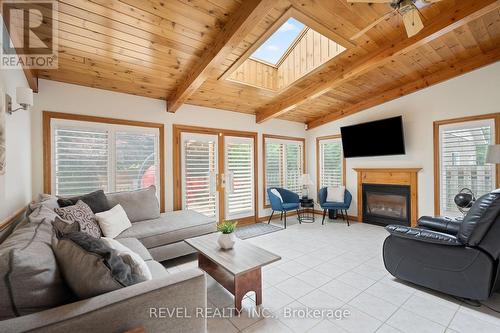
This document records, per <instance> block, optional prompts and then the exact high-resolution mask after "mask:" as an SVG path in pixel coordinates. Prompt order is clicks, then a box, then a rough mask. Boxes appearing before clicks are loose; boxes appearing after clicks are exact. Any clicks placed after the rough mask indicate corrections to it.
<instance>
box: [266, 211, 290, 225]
mask: <svg viewBox="0 0 500 333" xmlns="http://www.w3.org/2000/svg"><path fill="white" fill-rule="evenodd" d="M294 215H297V212H295V211H291V212H288V214H286V216H294ZM270 216H271V215H267V216H261V217H259V218H258V219H257V222H267V221H269V217H270ZM279 218H280V213H279V212H276V213H274V215H273V218H272V219H271V220H277V219H279Z"/></svg>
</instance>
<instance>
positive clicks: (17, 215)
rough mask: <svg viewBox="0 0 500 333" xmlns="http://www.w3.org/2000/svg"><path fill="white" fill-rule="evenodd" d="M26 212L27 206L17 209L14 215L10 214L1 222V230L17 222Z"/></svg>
mask: <svg viewBox="0 0 500 333" xmlns="http://www.w3.org/2000/svg"><path fill="white" fill-rule="evenodd" d="M24 212H26V207H23V208H20V209H18V210H17V211H15V212H14V213H13V214H12V215H10V216H8V217H7V218H6V219H5V220H3V221H2V222H1V223H0V231H3V230H5V229H7V228H8V227H9V226H10V225H11V224H12V223H14V222H16V221H17V220H19V219H20V218H21V216H22V215H23V214H24Z"/></svg>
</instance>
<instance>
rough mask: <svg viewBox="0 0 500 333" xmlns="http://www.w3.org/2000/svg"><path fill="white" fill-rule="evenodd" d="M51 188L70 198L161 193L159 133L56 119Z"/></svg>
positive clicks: (152, 129)
mask: <svg viewBox="0 0 500 333" xmlns="http://www.w3.org/2000/svg"><path fill="white" fill-rule="evenodd" d="M51 128H52V134H51V135H52V138H51V139H52V147H53V149H52V185H53V186H52V188H53V192H54V194H56V195H62V196H71V195H80V194H85V193H89V192H92V191H95V190H99V189H102V190H104V191H105V192H114V191H124V190H135V189H139V188H144V187H147V186H149V185H156V187H157V189H158V188H159V186H158V184H159V179H160V178H159V177H160V176H159V156H158V145H159V130H158V129H154V128H142V127H136V126H123V125H113V124H104V123H93V122H82V121H72V120H62V119H52V120H51Z"/></svg>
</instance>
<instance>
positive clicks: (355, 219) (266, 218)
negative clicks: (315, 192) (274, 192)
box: [257, 209, 358, 223]
mask: <svg viewBox="0 0 500 333" xmlns="http://www.w3.org/2000/svg"><path fill="white" fill-rule="evenodd" d="M314 214H315V215H321V216H323V211H322V210H318V209H315V210H314ZM294 215H297V212H295V211H292V212H289V213H288V214H287V215H286V216H294ZM269 216H271V215H267V216H262V217H259V218H258V219H257V222H265V221H269ZM347 216H349V222H355V223H357V222H358V217H357V216H353V215H347ZM279 218H280V214H279V213H278V212H276V213H275V214H274V215H273V218H272V220H276V219H279Z"/></svg>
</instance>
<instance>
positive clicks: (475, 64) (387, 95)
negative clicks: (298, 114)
mask: <svg viewBox="0 0 500 333" xmlns="http://www.w3.org/2000/svg"><path fill="white" fill-rule="evenodd" d="M499 60H500V48H496V49H493V50H492V51H489V52H487V53H481V54H479V55H477V56H474V57H472V58H469V59H467V60H462V61H459V62H458V63H454V64H451V65H449V66H448V67H447V68H445V69H442V70H440V71H438V72H436V73H433V74H429V75H427V76H425V77H423V78H421V79H419V80H417V81H414V82H410V83H408V84H406V85H404V86H401V87H396V88H393V89H390V90H387V91H385V92H383V93H377V94H376V96H374V97H372V98H368V99H366V100H363V101H361V102H359V103H357V104H354V105H352V106H349V107H347V108H345V109H343V110H341V111H334V112H332V113H330V114H328V115H326V116H323V117H319V118H317V119H314V120H312V121H310V122H308V123H307V129H308V130H310V129H313V128H316V127H318V126H321V125H324V124H326V123H329V122H332V121H335V120H338V119H341V118H344V117H347V116H350V115H352V114H355V113H358V112H361V111H363V110H366V109H369V108H371V107H374V106H377V105H379V104H382V103H385V102H388V101H390V100H393V99H396V98H399V97H402V96H405V95H408V94H411V93H413V92H416V91H418V90H421V89H424V88H427V87H430V86H432V85H435V84H438V83H441V82H443V81H446V80H448V79H451V78H453V77H455V76H458V75H462V74H465V73H467V72H470V71H473V70H475V69H478V68H480V67H484V66H487V65H489V64H492V63H495V62H497V61H499Z"/></svg>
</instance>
